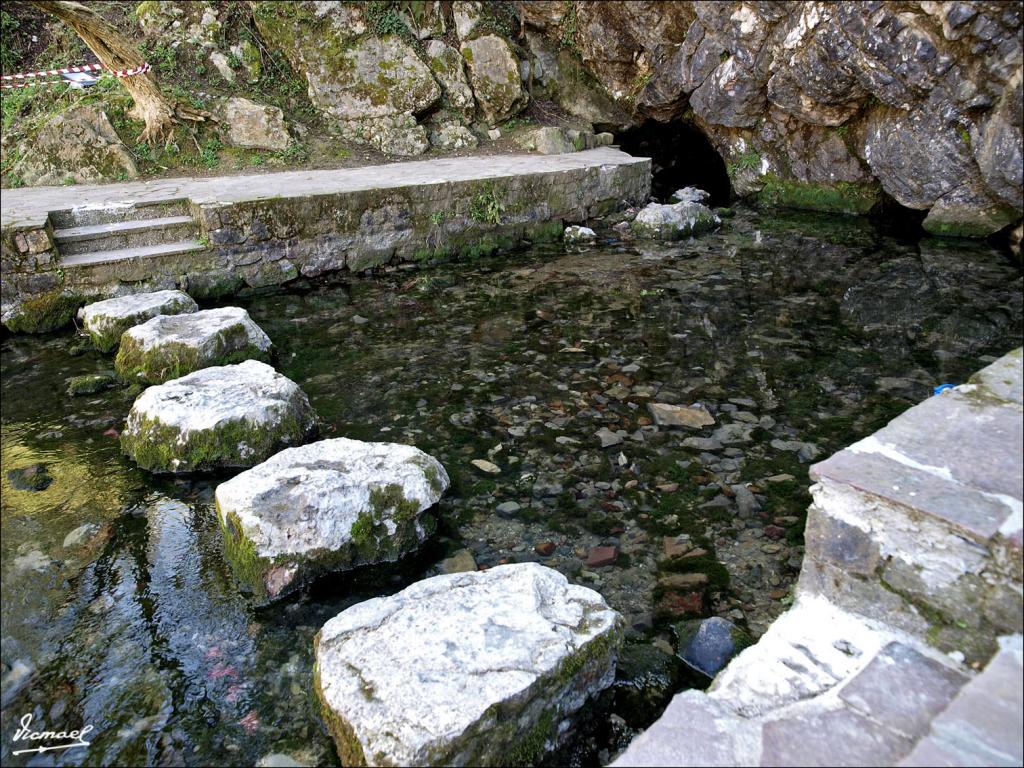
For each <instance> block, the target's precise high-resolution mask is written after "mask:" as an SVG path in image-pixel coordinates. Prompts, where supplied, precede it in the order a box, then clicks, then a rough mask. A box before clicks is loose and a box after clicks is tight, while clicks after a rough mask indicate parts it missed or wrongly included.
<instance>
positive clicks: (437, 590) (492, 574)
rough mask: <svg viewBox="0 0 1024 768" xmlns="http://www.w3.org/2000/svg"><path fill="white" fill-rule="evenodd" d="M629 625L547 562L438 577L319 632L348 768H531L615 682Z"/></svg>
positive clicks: (321, 689) (331, 709) (322, 684)
mask: <svg viewBox="0 0 1024 768" xmlns="http://www.w3.org/2000/svg"><path fill="white" fill-rule="evenodd" d="M622 626H623V621H622V617H621V616H620V615H619V614H618V613H617V612H615V611H613V610H611V609H610V608H609V607H608V604H607V603H606V602H605V600H604V598H603V597H601V595H599V594H598V593H597V592H594V591H593V590H590V589H587V588H585V587H580V586H576V585H571V584H569V583H568V581H567V580H566V578H565V576H563V575H562V574H560V573H558V572H557V571H555V570H553V569H551V568H545V567H544V566H542V565H538V564H536V563H519V564H515V565H500V566H497V567H494V568H491V569H489V570H487V571H482V572H481V571H477V572H474V573H456V574H450V575H444V576H435V577H433V578H430V579H425V580H423V581H419V582H417V583H415V584H413V585H412V586H410V587H408V588H406V589H404V590H402V591H401V592H399V593H397V594H395V595H392V596H390V597H378V598H375V599H372V600H367V601H366V602H363V603H359V604H357V605H354V606H352V607H351V608H349V609H347V610H345V611H343V612H342V613H340V614H338V615H337V616H335V617H334V618H333V619H331V620H330V621H328V622H327V623H326V624H325V625H324V626H323V628H322V629H321V630H320V632H319V633H318V634H317V637H316V639H315V640H314V643H315V652H316V661H315V666H314V670H313V680H314V685H315V686H316V693H317V695H318V697H319V698H320V701H321V704H322V705H323V713H324V717H325V720H326V721H327V725H328V728H329V730H330V732H331V735H332V736H334V740H335V741H336V742H337V745H338V753H339V756H340V757H341V763H342V765H533V764H535V763H536V761H537V758H539V757H540V756H541V755H542V754H543V753H544V752H546V751H547V750H548V749H551V748H553V747H554V746H556V745H557V743H558V740H559V737H560V736H561V735H562V734H564V733H565V732H566V731H567V730H568V726H569V725H570V723H568V722H565V721H567V720H569V719H570V718H571V717H572V715H574V714H575V713H576V712H577V711H578V710H579V709H580V708H581V707H582V706H583V704H584V702H585V701H586V700H587V698H588V697H590V696H592V695H595V694H597V693H598V692H599V691H601V690H603V689H605V688H607V687H608V686H609V685H611V684H612V682H613V680H614V678H615V661H616V656H617V653H618V648H619V646H620V644H621V642H622Z"/></svg>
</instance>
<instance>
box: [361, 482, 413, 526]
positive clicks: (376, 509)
mask: <svg viewBox="0 0 1024 768" xmlns="http://www.w3.org/2000/svg"><path fill="white" fill-rule="evenodd" d="M370 508H371V509H372V510H373V515H374V518H375V519H376V520H382V519H384V517H386V516H389V513H390V516H391V517H393V518H394V519H395V520H396V521H399V522H405V521H408V520H412V519H413V518H415V517H416V514H417V513H418V512H419V511H420V504H419V502H418V501H416V499H407V498H406V497H405V494H404V493H402V486H400V485H398V483H388V484H387V485H385V486H384V487H383V488H381V487H380V486H377V487H376V488H371V489H370Z"/></svg>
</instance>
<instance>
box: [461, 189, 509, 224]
mask: <svg viewBox="0 0 1024 768" xmlns="http://www.w3.org/2000/svg"><path fill="white" fill-rule="evenodd" d="M504 212H505V206H504V205H503V204H502V203H501V201H500V200H498V194H497V192H495V190H494V187H493V186H490V185H488V186H487V187H486V188H485V189H484V191H483V192H479V193H477V194H476V196H475V197H474V198H473V199H472V201H471V202H470V204H469V217H470V218H471V219H473V220H474V221H480V222H483V223H486V224H500V223H501V214H503V213H504Z"/></svg>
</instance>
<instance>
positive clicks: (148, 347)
mask: <svg viewBox="0 0 1024 768" xmlns="http://www.w3.org/2000/svg"><path fill="white" fill-rule="evenodd" d="M272 346H273V345H272V344H271V342H270V338H269V337H268V336H267V334H265V333H264V332H263V330H262V329H261V328H260V327H259V326H258V325H256V323H254V322H253V321H252V319H251V318H250V317H249V313H248V312H246V311H245V310H244V309H242V308H241V307H221V308H220V309H204V310H203V311H201V312H194V313H192V314H188V315H159V316H157V317H154V318H152V319H150V320H147V321H146V322H144V323H142V324H141V325H136V326H135V327H134V328H129V329H128V330H127V331H125V332H124V335H123V336H122V337H121V348H120V349H119V350H118V352H117V358H116V359H115V360H114V368H115V369H116V370H117V374H118V375H119V376H120V377H121V378H122V379H124V380H125V381H142V382H145V383H148V384H162V383H163V382H165V381H169V380H170V379H176V378H178V377H180V376H184V375H185V374H188V373H192V372H193V371H198V370H199V369H200V368H208V367H210V366H213V365H228V364H230V363H240V362H242V361H243V360H262V361H263V362H269V361H270V349H271V347H272Z"/></svg>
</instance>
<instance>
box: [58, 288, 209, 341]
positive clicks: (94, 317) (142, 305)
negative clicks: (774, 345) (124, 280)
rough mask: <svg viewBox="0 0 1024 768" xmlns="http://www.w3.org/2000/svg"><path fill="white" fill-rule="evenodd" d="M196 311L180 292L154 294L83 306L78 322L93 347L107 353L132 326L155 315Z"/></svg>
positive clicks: (186, 295)
mask: <svg viewBox="0 0 1024 768" xmlns="http://www.w3.org/2000/svg"><path fill="white" fill-rule="evenodd" d="M198 309H199V305H198V304H196V303H195V301H193V300H192V297H191V296H189V295H188V294H185V293H182V292H181V291H155V292H153V293H136V294H134V295H132V296H119V297H117V298H116V299H107V300H106V301H97V302H95V303H94V304H86V305H85V306H84V307H82V308H81V309H80V310H78V319H79V320H81V321H82V324H83V325H84V326H85V330H86V331H88V332H89V338H91V339H92V343H93V344H95V345H96V348H97V349H99V350H100V351H101V352H110V351H111V350H113V349H114V348H116V347H117V345H118V342H119V341H120V340H121V334H122V333H124V332H125V331H127V330H128V329H129V328H131V327H132V326H136V325H138V324H139V323H144V322H145V321H146V320H149V318H151V317H156V316H157V315H182V314H188V313H190V312H195V311H196V310H198Z"/></svg>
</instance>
